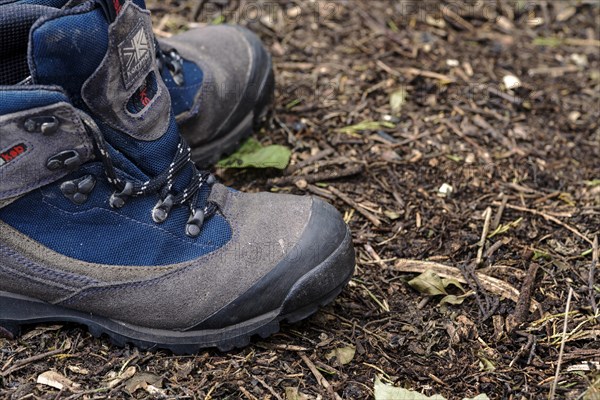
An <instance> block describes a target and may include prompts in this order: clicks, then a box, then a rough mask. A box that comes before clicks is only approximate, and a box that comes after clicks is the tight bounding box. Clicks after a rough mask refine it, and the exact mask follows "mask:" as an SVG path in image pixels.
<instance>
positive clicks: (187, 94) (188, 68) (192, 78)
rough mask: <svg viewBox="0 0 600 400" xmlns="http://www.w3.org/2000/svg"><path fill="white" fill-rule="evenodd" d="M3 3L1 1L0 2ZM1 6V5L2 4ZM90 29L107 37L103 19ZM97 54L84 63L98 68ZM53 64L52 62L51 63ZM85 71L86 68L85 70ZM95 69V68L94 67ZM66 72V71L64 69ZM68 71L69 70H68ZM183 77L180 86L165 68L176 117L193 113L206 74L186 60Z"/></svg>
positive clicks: (58, 2) (40, 0) (48, 0)
mask: <svg viewBox="0 0 600 400" xmlns="http://www.w3.org/2000/svg"><path fill="white" fill-rule="evenodd" d="M0 1H1V0H0ZM12 1H15V2H17V3H19V4H36V5H45V6H49V7H56V8H61V7H63V6H64V5H65V4H67V3H68V1H69V0H12ZM132 1H133V2H134V3H135V4H137V5H138V6H140V7H141V8H146V4H145V1H144V0H132ZM0 4H1V3H0ZM65 24H67V25H68V24H69V21H68V20H65ZM89 24H90V25H89V27H90V28H94V29H95V28H96V27H98V28H101V29H99V30H98V34H99V35H100V36H102V35H105V32H106V30H105V29H103V27H102V26H101V25H102V24H106V21H105V20H104V19H103V18H102V19H101V20H100V19H98V17H97V16H96V17H93V18H90V20H89ZM75 34H77V32H75ZM98 40H99V41H101V42H102V41H103V40H104V38H102V37H99V38H98ZM65 46H67V47H72V46H74V47H75V48H71V49H70V50H71V51H74V52H75V53H79V51H80V50H79V48H78V46H77V41H70V42H65ZM96 55H97V54H91V55H90V56H89V57H90V58H91V59H90V60H85V59H83V58H82V61H83V62H86V63H89V64H90V65H94V66H97V65H98V64H97V63H95V61H96V59H95V57H94V56H96ZM102 56H104V53H102ZM86 57H88V55H86ZM49 62H52V61H49ZM56 69H57V70H59V71H60V70H61V69H60V68H59V66H57V68H56ZM83 69H85V68H83ZM94 69H95V67H94ZM62 70H65V69H62ZM66 70H68V69H66ZM183 76H184V79H185V82H184V84H183V85H181V86H178V85H177V84H176V83H175V81H174V80H173V76H172V75H171V72H170V71H169V70H168V69H167V68H164V69H163V71H162V78H163V81H164V82H165V84H166V86H167V88H168V89H169V93H170V95H171V101H172V107H173V112H174V113H175V115H180V114H183V113H184V112H188V111H192V107H193V106H194V101H195V99H196V97H197V96H198V93H199V92H200V90H201V89H202V84H203V80H204V73H203V71H202V69H201V68H200V67H199V66H198V65H197V64H195V63H194V62H192V61H189V60H184V61H183ZM66 83H67V86H73V87H76V86H77V85H76V84H75V83H69V82H68V80H67V82H66ZM66 89H67V90H69V87H66ZM197 112H198V110H193V113H197Z"/></svg>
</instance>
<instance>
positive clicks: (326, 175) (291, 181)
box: [267, 164, 364, 186]
mask: <svg viewBox="0 0 600 400" xmlns="http://www.w3.org/2000/svg"><path fill="white" fill-rule="evenodd" d="M363 169H364V167H363V166H362V165H361V164H359V165H354V166H352V167H348V168H345V169H342V170H337V171H326V172H319V173H317V174H311V175H302V176H286V177H283V178H275V179H269V181H267V184H268V185H270V186H288V185H295V184H296V183H297V182H298V181H302V180H304V181H306V182H307V183H315V182H323V181H331V180H334V179H340V178H346V177H348V176H353V175H358V174H360V173H361V172H362V171H363Z"/></svg>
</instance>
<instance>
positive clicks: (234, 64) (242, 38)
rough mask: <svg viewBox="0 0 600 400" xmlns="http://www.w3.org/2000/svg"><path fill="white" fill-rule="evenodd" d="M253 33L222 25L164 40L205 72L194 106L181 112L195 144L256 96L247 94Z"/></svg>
mask: <svg viewBox="0 0 600 400" xmlns="http://www.w3.org/2000/svg"><path fill="white" fill-rule="evenodd" d="M249 37H250V36H249V35H246V34H244V33H243V32H242V31H241V30H239V29H237V28H235V27H232V26H227V25H218V26H211V27H206V28H201V29H193V30H190V31H187V32H184V33H182V34H179V35H176V36H173V37H172V38H168V39H161V40H160V43H161V47H162V48H164V49H171V48H175V49H177V51H178V52H179V54H181V56H182V57H183V58H184V59H186V60H190V61H193V62H194V63H196V64H197V65H199V66H200V68H201V69H202V71H203V72H204V82H203V85H202V89H201V90H200V92H199V94H198V96H197V97H196V100H195V104H194V106H193V107H192V109H191V110H190V111H189V112H187V113H184V114H182V115H178V116H177V122H179V123H180V127H181V131H182V133H183V135H184V136H185V137H186V140H187V141H188V142H189V143H190V145H192V146H193V147H196V146H198V145H201V144H203V143H206V142H208V141H210V140H212V139H214V138H215V136H217V135H219V134H220V133H221V132H220V131H219V128H220V126H221V125H223V124H224V123H225V122H226V120H227V119H228V118H229V116H230V114H231V113H232V111H233V110H234V109H235V108H236V106H237V105H238V104H239V103H240V102H241V101H244V100H247V101H250V102H254V101H255V100H256V99H244V98H243V97H244V93H245V89H246V87H247V86H248V84H249V80H250V77H251V73H252V72H253V69H254V66H253V65H252V62H253V55H252V52H253V47H252V46H251V44H250V42H249V39H248V38H249ZM256 40H258V39H256ZM198 113H199V115H198ZM194 117H196V118H194Z"/></svg>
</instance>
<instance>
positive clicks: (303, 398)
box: [285, 387, 308, 400]
mask: <svg viewBox="0 0 600 400" xmlns="http://www.w3.org/2000/svg"><path fill="white" fill-rule="evenodd" d="M285 400H308V396H307V395H305V394H303V393H300V391H299V390H298V388H295V387H286V388H285Z"/></svg>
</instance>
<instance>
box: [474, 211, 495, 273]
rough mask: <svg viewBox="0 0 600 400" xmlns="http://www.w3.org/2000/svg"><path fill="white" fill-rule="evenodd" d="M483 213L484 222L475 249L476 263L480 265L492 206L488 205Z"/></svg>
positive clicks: (488, 229)
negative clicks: (476, 248)
mask: <svg viewBox="0 0 600 400" xmlns="http://www.w3.org/2000/svg"><path fill="white" fill-rule="evenodd" d="M483 214H484V215H485V222H484V223H483V231H482V232H481V240H480V241H479V250H477V261H476V264H477V265H481V263H482V262H483V249H484V247H485V242H486V240H487V237H488V234H489V233H490V220H491V219H492V208H491V207H488V208H486V209H485V212H484V213H483Z"/></svg>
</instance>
